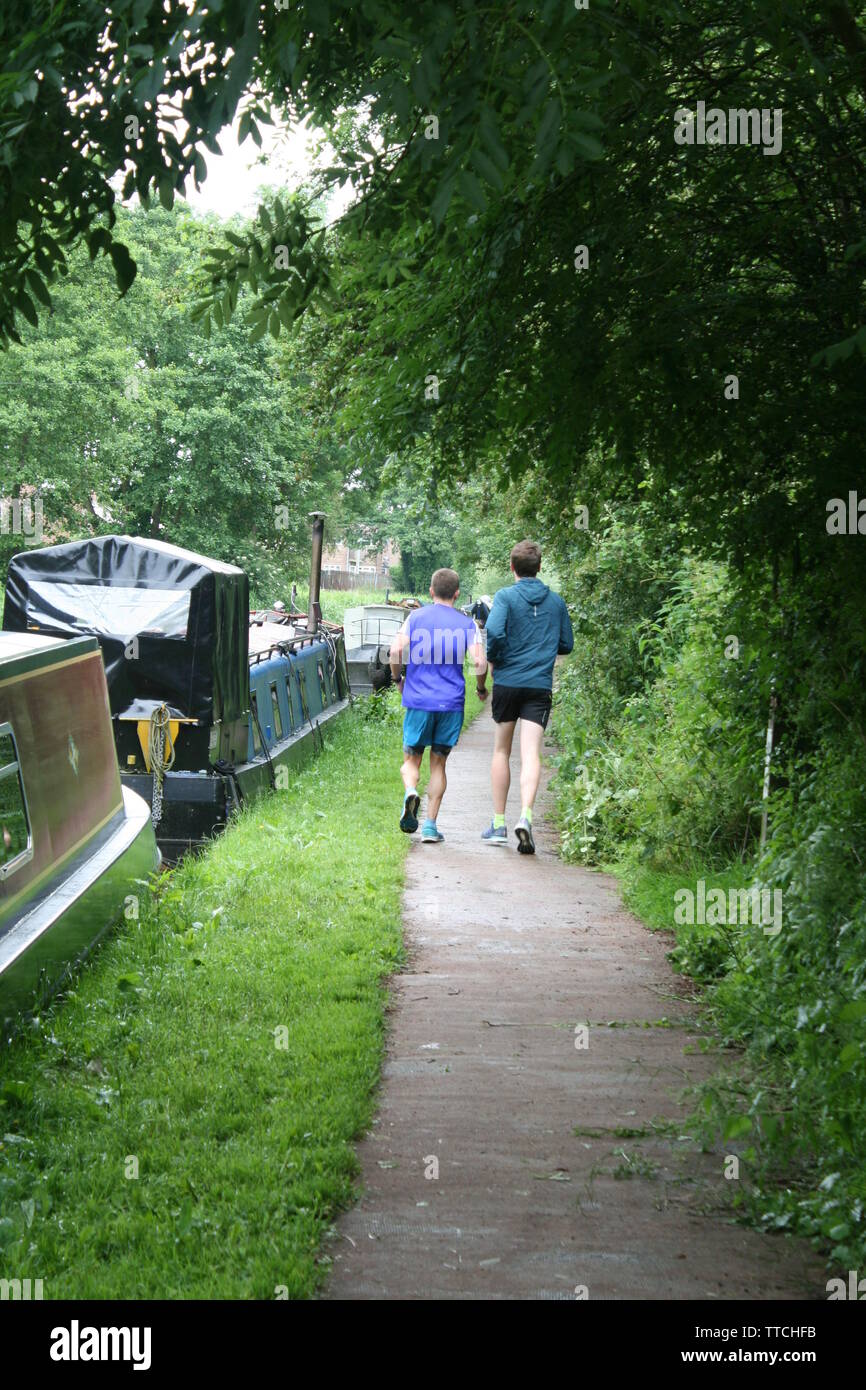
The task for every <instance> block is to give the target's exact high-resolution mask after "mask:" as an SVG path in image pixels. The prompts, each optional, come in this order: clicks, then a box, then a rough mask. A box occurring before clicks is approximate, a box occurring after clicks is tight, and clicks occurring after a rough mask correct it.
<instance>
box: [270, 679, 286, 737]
mask: <svg viewBox="0 0 866 1390" xmlns="http://www.w3.org/2000/svg"><path fill="white" fill-rule="evenodd" d="M271 708H272V709H273V712H274V738H282V736H283V716H282V715H281V714H280V697H279V695H278V694H277V683H276V681H271Z"/></svg>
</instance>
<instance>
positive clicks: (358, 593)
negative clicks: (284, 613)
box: [297, 584, 405, 623]
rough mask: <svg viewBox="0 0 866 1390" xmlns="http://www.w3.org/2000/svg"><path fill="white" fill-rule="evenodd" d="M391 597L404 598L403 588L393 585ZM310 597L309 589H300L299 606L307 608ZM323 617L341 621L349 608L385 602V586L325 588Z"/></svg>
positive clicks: (334, 621)
mask: <svg viewBox="0 0 866 1390" xmlns="http://www.w3.org/2000/svg"><path fill="white" fill-rule="evenodd" d="M390 592H391V597H392V598H394V599H398V598H404V597H405V594H404V591H403V590H402V589H398V588H396V587H395V586H394V585H393V584H392V585H391V590H390ZM308 599H309V590H308V589H299V590H298V599H297V603H298V607H299V608H301V609H305V608H306V606H307V602H308ZM319 602H320V604H321V608H322V617H323V618H326V619H327V621H328V622H330V623H341V622H342V621H343V614H344V613H345V611H346V609H347V608H362V607H363V606H364V604H367V603H384V602H385V588H384V586H383V587H382V588H381V589H323V590H322V592H321V594H320V595H319Z"/></svg>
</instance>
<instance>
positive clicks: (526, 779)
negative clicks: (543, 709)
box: [514, 719, 544, 854]
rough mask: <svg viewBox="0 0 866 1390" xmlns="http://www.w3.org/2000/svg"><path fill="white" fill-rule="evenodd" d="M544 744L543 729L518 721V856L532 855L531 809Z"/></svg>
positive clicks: (533, 844)
mask: <svg viewBox="0 0 866 1390" xmlns="http://www.w3.org/2000/svg"><path fill="white" fill-rule="evenodd" d="M543 742H544V729H543V728H542V726H541V725H540V724H533V723H532V722H531V720H528V719H521V721H520V799H521V802H522V809H521V812H520V820H519V821H518V822H517V824H516V826H515V827H514V833H515V835H516V836H517V849H518V852H519V853H520V854H534V853H535V840H534V838H533V835H532V808H533V806H534V804H535V797H536V794H537V792H538V783H539V782H540V780H541V745H542V743H543Z"/></svg>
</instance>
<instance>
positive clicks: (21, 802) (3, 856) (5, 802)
mask: <svg viewBox="0 0 866 1390" xmlns="http://www.w3.org/2000/svg"><path fill="white" fill-rule="evenodd" d="M30 858H32V848H31V841H30V823H29V821H28V818H27V802H26V801H25V799H24V785H23V783H22V781H21V769H20V767H19V764H18V750H17V748H16V747H15V738H14V735H13V733H12V729H11V728H10V726H9V725H8V724H2V725H0V878H6V877H7V876H8V875H9V874H11V873H14V871H15V869H17V868H20V867H21V865H22V864H24V863H26V862H27V860H28V859H30Z"/></svg>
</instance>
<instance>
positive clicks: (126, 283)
mask: <svg viewBox="0 0 866 1390" xmlns="http://www.w3.org/2000/svg"><path fill="white" fill-rule="evenodd" d="M109 255H110V256H111V262H112V265H113V266H114V275H115V278H116V280H117V284H118V287H119V289H120V292H121V294H126V291H127V290H128V289H129V287H130V285H131V284H132V282H133V280H134V279H135V276H136V271H137V269H138V267H137V266H136V264H135V261H134V260H133V259H132V257H131V256H130V254H129V251H128V249H127V248H126V247H125V246H124V244H123V242H122V241H113V242H112V243H111V246H110V247H109Z"/></svg>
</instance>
